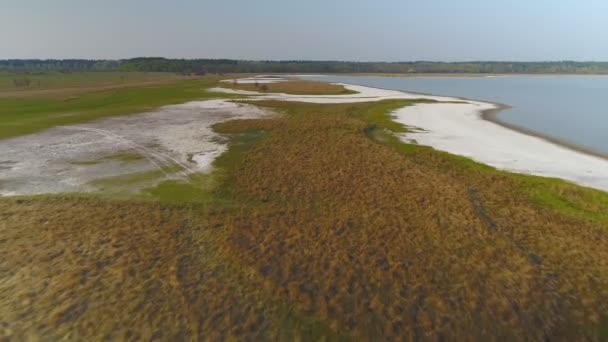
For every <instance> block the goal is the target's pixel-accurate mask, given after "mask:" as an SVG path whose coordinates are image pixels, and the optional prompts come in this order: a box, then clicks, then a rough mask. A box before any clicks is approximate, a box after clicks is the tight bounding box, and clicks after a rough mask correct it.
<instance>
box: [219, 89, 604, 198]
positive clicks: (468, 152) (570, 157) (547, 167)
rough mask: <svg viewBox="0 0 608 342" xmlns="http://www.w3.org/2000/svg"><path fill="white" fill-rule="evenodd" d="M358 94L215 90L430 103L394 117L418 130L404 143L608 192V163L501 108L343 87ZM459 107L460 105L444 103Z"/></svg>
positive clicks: (315, 98) (276, 97) (292, 98)
mask: <svg viewBox="0 0 608 342" xmlns="http://www.w3.org/2000/svg"><path fill="white" fill-rule="evenodd" d="M342 85H343V86H345V87H346V88H347V89H350V90H354V91H357V92H358V93H357V94H349V95H330V96H303V95H288V94H261V93H256V92H249V91H238V90H232V89H222V88H218V89H214V91H220V92H226V93H235V94H243V95H258V96H256V97H255V98H254V99H264V100H281V101H299V102H312V103H349V102H367V101H381V100H390V99H431V100H436V101H439V102H443V103H425V104H418V105H414V106H408V107H404V108H401V109H399V110H397V111H395V112H394V113H393V116H394V118H395V121H397V122H399V123H402V124H404V125H406V126H410V127H415V128H418V129H417V130H416V131H415V132H411V133H407V134H404V135H402V136H401V139H402V140H403V141H406V142H413V141H415V142H416V143H418V144H422V145H427V146H431V147H433V148H436V149H438V150H442V151H446V152H449V153H452V154H456V155H461V156H465V157H468V158H471V159H473V160H475V161H478V162H481V163H484V164H487V165H490V166H493V167H496V168H498V169H501V170H506V171H511V172H518V173H524V174H532V175H538V176H544V177H557V178H561V179H565V180H568V181H571V182H574V183H576V184H579V185H584V186H588V187H592V188H596V189H601V190H608V159H606V158H602V156H599V155H593V154H592V153H590V152H589V151H581V150H579V149H576V148H574V147H573V146H564V145H562V144H560V142H559V141H556V140H554V141H550V138H548V137H540V136H536V135H534V134H533V132H531V131H525V130H523V129H516V127H508V126H506V125H504V124H501V123H500V122H498V119H497V118H496V116H495V113H496V112H497V111H499V110H500V109H502V106H501V105H499V104H494V103H487V102H479V101H472V100H468V99H462V98H456V97H445V96H432V95H423V94H414V93H406V92H402V91H396V90H387V89H378V88H371V87H366V86H358V85H350V84H342ZM445 102H459V103H445Z"/></svg>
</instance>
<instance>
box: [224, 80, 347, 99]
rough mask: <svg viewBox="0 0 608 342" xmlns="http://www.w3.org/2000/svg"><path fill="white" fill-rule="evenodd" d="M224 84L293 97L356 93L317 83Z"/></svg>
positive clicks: (299, 81)
mask: <svg viewBox="0 0 608 342" xmlns="http://www.w3.org/2000/svg"><path fill="white" fill-rule="evenodd" d="M224 83H225V84H223V86H224V87H227V88H232V89H238V90H248V91H257V92H268V93H285V94H293V95H344V94H354V93H356V92H354V91H351V90H348V89H346V88H344V86H342V85H339V84H331V83H326V82H317V81H302V80H290V81H285V82H276V83H260V84H258V85H257V86H256V85H255V84H234V83H230V82H224Z"/></svg>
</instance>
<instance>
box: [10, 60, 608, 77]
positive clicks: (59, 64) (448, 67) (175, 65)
mask: <svg viewBox="0 0 608 342" xmlns="http://www.w3.org/2000/svg"><path fill="white" fill-rule="evenodd" d="M0 71H9V72H40V71H62V72H73V71H145V72H174V73H186V74H205V73H355V74H356V73H412V74H416V73H497V74H514V73H530V74H541V73H547V74H570V73H576V74H608V62H576V61H549V62H491V61H487V62H486V61H476V62H428V61H417V62H346V61H298V60H293V61H249V60H231V59H169V58H161V57H140V58H132V59H122V60H87V59H61V60H59V59H45V60H41V59H8V60H0Z"/></svg>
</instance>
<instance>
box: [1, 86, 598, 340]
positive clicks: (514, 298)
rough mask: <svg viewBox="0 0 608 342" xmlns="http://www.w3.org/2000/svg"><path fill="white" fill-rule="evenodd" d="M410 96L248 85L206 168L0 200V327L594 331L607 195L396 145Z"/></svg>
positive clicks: (284, 336) (60, 330)
mask: <svg viewBox="0 0 608 342" xmlns="http://www.w3.org/2000/svg"><path fill="white" fill-rule="evenodd" d="M196 82H201V81H196ZM412 103H414V101H410V100H398V101H381V102H377V103H357V104H332V105H327V104H305V103H288V102H277V101H256V102H255V104H256V105H259V106H263V107H268V108H271V109H274V110H277V111H279V112H281V113H283V114H284V115H282V116H277V117H272V118H267V119H250V120H235V121H229V122H225V123H221V124H218V125H216V126H215V130H216V131H218V132H221V133H223V134H225V135H226V136H228V137H229V138H230V139H231V142H232V143H231V145H230V149H229V151H228V152H227V153H226V154H224V155H222V156H221V157H220V158H219V159H218V160H217V161H216V162H215V166H216V168H215V171H214V172H213V173H211V174H210V175H205V176H200V177H201V178H199V179H193V180H192V181H191V182H188V183H177V182H166V183H162V184H161V185H159V186H158V187H154V188H150V189H148V190H147V196H148V197H146V198H135V199H131V200H129V201H124V200H113V199H107V198H106V199H99V198H77V197H73V196H42V197H34V198H12V199H0V220H1V222H3V223H2V226H0V227H1V228H2V239H0V253H1V254H0V272H2V274H1V276H2V279H4V281H3V282H2V284H0V298H2V301H1V302H0V314H1V316H2V317H6V318H3V320H4V321H5V322H8V323H7V325H5V326H4V327H3V329H5V330H4V332H5V334H6V331H9V332H10V334H11V335H12V336H13V337H15V338H16V339H23V338H25V337H30V336H31V337H35V336H44V337H46V338H47V339H60V338H72V339H100V338H107V339H131V340H140V339H151V338H160V339H179V338H189V337H195V338H196V337H198V338H200V339H203V338H206V339H211V340H219V339H231V338H233V339H247V338H248V339H252V340H294V339H302V340H319V339H323V338H325V339H328V340H340V339H353V340H395V339H397V340H398V339H408V340H422V339H455V340H498V339H505V340H513V339H515V340H518V339H529V340H546V339H550V340H551V339H564V340H570V339H591V340H593V339H595V340H601V339H605V338H607V337H608V335H607V334H608V332H607V331H606V330H607V324H608V317H606V312H608V291H607V289H608V263H607V260H608V230H607V228H608V217H606V215H605V212H606V211H607V209H608V194H606V193H603V192H599V191H594V190H590V189H586V188H582V187H578V186H575V185H572V184H569V183H566V182H563V181H559V180H553V179H546V178H540V177H533V176H523V175H514V174H510V173H507V172H501V171H496V170H494V169H493V168H491V167H488V166H485V165H482V164H478V163H475V162H473V161H471V160H469V159H466V158H462V157H457V156H453V155H450V154H447V153H443V152H439V151H435V150H433V149H431V148H427V147H423V146H417V145H412V144H404V143H402V142H401V141H399V140H398V139H397V138H396V137H395V133H403V132H405V131H407V129H408V128H407V127H404V126H401V125H399V124H396V123H394V122H393V121H391V120H390V117H389V113H390V111H391V110H394V109H396V108H399V107H401V106H404V105H409V104H412ZM144 199H145V200H144ZM150 199H155V200H154V201H150Z"/></svg>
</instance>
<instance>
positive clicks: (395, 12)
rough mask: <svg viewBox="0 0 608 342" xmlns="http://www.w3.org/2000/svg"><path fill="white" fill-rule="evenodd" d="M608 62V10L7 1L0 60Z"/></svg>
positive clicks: (401, 0) (404, 1)
mask: <svg viewBox="0 0 608 342" xmlns="http://www.w3.org/2000/svg"><path fill="white" fill-rule="evenodd" d="M140 56H157V57H168V58H231V59H254V60H269V59H270V60H292V59H298V60H348V61H416V60H427V61H479V60H499V61H546V60H581V61H608V0H505V1H503V0H485V1H484V0H419V1H414V0H368V1H361V0H293V1H292V0H217V1H212V0H171V1H169V0H103V1H92V0H91V1H88V0H53V1H49V0H0V59H6V58H90V59H121V58H130V57H140Z"/></svg>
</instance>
